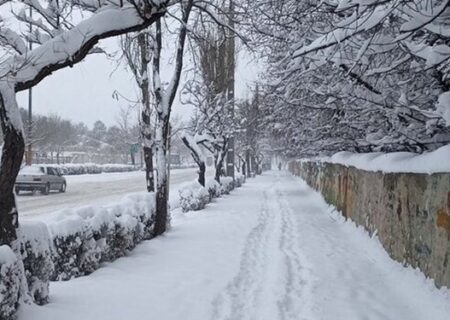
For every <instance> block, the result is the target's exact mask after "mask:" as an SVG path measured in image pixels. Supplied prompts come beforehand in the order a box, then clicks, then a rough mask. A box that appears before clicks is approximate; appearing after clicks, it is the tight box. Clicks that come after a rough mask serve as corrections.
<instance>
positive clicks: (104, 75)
mask: <svg viewBox="0 0 450 320" xmlns="http://www.w3.org/2000/svg"><path fill="white" fill-rule="evenodd" d="M102 46H104V47H105V46H106V47H107V48H110V49H108V50H109V51H110V52H112V51H115V50H118V49H119V47H118V40H117V39H109V40H107V41H104V42H103V43H102ZM238 60H239V62H238V70H237V72H236V95H237V97H238V98H246V97H248V96H249V91H248V86H249V85H251V84H252V83H253V82H254V81H255V80H256V79H257V74H258V65H257V64H256V63H254V62H252V59H250V58H249V56H248V55H247V54H244V55H240V58H239V59H238ZM166 63H168V62H166ZM116 67H117V62H116V61H115V60H114V59H110V58H107V57H106V56H105V55H99V54H96V55H91V56H88V57H87V58H86V59H85V61H83V62H81V63H79V64H77V65H75V66H74V67H73V68H66V69H63V70H59V71H57V72H55V73H54V74H52V75H51V76H49V77H47V78H46V79H44V80H43V81H42V82H41V83H39V84H38V85H37V86H36V87H34V88H33V112H35V113H39V114H43V115H45V114H49V113H56V114H58V115H60V116H61V117H63V118H67V119H70V120H72V121H74V122H80V121H82V122H84V123H86V124H87V125H88V126H92V124H93V123H94V122H95V121H97V120H102V121H103V122H104V123H106V124H107V125H112V124H114V123H115V122H116V117H117V115H118V114H119V112H120V108H121V107H122V108H126V107H127V106H128V105H129V104H130V103H128V102H127V101H125V100H124V99H120V100H119V101H117V100H116V99H114V98H113V92H114V91H115V90H117V91H119V92H120V93H121V94H123V95H124V96H126V97H128V98H130V99H136V93H137V91H136V87H135V83H134V79H133V77H132V74H131V73H130V72H128V71H126V70H125V68H124V67H123V66H120V67H118V68H117V70H116V71H115V72H113V71H114V69H116ZM188 68H189V66H188V67H187V68H186V69H188ZM164 70H166V71H167V72H164ZM171 70H172V69H171V68H170V66H169V65H166V66H165V67H164V68H163V78H164V75H165V76H166V78H167V75H170V74H171V72H172V71H171ZM182 86H183V83H181V84H180V88H182ZM17 98H18V102H19V106H21V107H23V108H25V109H27V108H28V92H21V93H19V94H18V97H17ZM173 110H174V115H180V116H181V117H182V119H185V120H187V119H189V116H190V114H191V112H192V110H191V108H189V107H187V106H182V105H181V104H180V102H179V99H176V101H175V104H174V109H173ZM136 112H138V111H136Z"/></svg>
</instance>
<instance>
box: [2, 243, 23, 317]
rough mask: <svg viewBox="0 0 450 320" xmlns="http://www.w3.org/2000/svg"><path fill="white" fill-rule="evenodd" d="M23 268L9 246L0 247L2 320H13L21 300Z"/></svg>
mask: <svg viewBox="0 0 450 320" xmlns="http://www.w3.org/2000/svg"><path fill="white" fill-rule="evenodd" d="M22 272H23V267H22V265H21V263H20V261H19V260H18V259H17V257H16V255H15V254H14V252H13V251H12V250H11V248H10V247H8V246H0V319H2V320H13V319H15V317H16V311H17V308H18V306H19V301H20V299H21V297H20V294H21V281H22V278H23V273H22Z"/></svg>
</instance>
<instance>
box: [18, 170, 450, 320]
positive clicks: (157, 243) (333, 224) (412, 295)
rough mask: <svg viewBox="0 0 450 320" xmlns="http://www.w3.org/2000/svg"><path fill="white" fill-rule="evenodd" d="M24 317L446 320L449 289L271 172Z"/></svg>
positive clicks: (178, 220) (60, 289)
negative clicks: (392, 255)
mask: <svg viewBox="0 0 450 320" xmlns="http://www.w3.org/2000/svg"><path fill="white" fill-rule="evenodd" d="M172 222H173V227H172V229H171V230H170V231H169V232H168V233H167V234H165V235H164V236H161V237H158V238H156V239H153V240H151V241H146V242H144V243H143V244H141V245H140V246H138V247H137V248H136V249H135V250H134V251H133V252H131V253H130V254H129V255H128V256H126V257H123V258H120V259H118V260H116V261H115V262H113V263H110V264H106V265H105V266H104V267H103V268H101V269H99V270H97V271H96V272H94V273H93V274H91V275H89V276H86V277H81V278H77V279H74V280H71V281H67V282H57V283H52V284H51V301H50V304H48V305H45V306H42V307H38V306H34V305H33V306H31V305H30V306H24V307H22V308H21V310H20V312H19V320H28V319H33V320H56V319H58V320H59V319H65V320H72V319H73V320H75V319H76V320H78V319H80V318H81V319H84V320H94V319H95V320H103V319H104V320H116V319H117V320H119V319H120V320H122V319H129V320H142V319H148V318H149V316H150V314H151V315H154V316H157V317H158V318H160V319H164V320H179V319H185V320H189V319H192V320H194V319H195V320H202V319H205V320H206V319H214V320H223V319H239V320H241V319H242V320H245V319H258V320H265V319H268V320H269V319H270V320H276V319H311V320H316V319H317V320H318V319H321V320H361V319H367V320H388V319H392V320H397V319H408V320H423V319H433V320H444V319H445V320H446V319H448V315H449V313H450V292H449V290H447V289H440V290H438V289H436V288H435V287H434V286H433V283H432V281H431V280H428V279H425V277H424V276H423V275H422V274H421V273H420V272H418V271H417V270H413V269H411V268H405V267H403V266H402V265H401V264H400V263H397V262H394V261H393V260H391V259H390V258H389V256H388V254H387V253H386V252H385V251H384V250H383V248H382V246H381V244H380V243H379V241H378V240H377V239H376V238H371V237H370V236H369V235H368V234H367V233H366V232H365V231H364V230H363V228H358V227H356V226H355V225H354V224H353V223H351V222H347V221H345V220H344V219H343V218H342V217H341V216H340V215H339V214H337V213H336V212H335V211H333V208H331V207H329V206H328V205H327V204H326V203H325V202H324V200H323V198H322V197H321V196H320V195H319V194H318V193H317V192H315V191H313V190H312V189H311V188H309V187H308V186H307V185H306V184H305V183H304V182H303V181H301V180H299V179H297V178H295V177H292V176H290V175H288V174H286V173H283V172H281V173H279V172H271V173H269V174H266V175H264V176H261V177H258V178H256V179H251V180H250V181H248V182H247V183H246V184H245V185H244V186H243V187H242V188H241V189H239V190H238V191H236V192H233V193H232V194H230V195H227V196H224V197H223V198H219V199H218V200H217V202H215V203H213V204H210V205H209V206H208V207H207V208H206V209H205V210H202V211H200V212H189V213H186V214H182V213H180V212H178V213H176V214H175V215H174V217H173V219H172Z"/></svg>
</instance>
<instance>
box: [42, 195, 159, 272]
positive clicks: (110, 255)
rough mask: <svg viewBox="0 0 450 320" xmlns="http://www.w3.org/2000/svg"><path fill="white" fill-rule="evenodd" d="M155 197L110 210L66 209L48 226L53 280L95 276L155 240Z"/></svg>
mask: <svg viewBox="0 0 450 320" xmlns="http://www.w3.org/2000/svg"><path fill="white" fill-rule="evenodd" d="M154 214H155V198H154V194H150V193H148V194H145V193H144V194H136V195H132V196H128V197H127V198H125V199H124V200H123V201H122V202H120V203H118V204H116V205H112V206H109V207H101V208H96V207H91V206H90V207H84V208H79V209H76V210H64V211H62V212H60V213H59V214H58V215H57V216H56V217H55V220H54V221H52V222H51V223H50V224H49V228H50V233H51V236H52V239H53V245H54V250H53V253H52V260H53V263H54V265H55V270H54V272H53V274H52V276H51V279H52V280H69V279H71V278H74V277H78V276H83V275H87V274H90V273H92V272H93V271H95V270H96V269H98V267H99V265H100V263H101V262H106V261H113V260H115V259H117V258H119V257H122V256H124V255H125V254H126V253H127V252H128V251H130V250H132V249H133V248H134V247H135V246H136V245H137V244H138V243H139V242H141V241H142V240H145V239H150V238H151V237H152V230H153V229H152V228H153V221H154Z"/></svg>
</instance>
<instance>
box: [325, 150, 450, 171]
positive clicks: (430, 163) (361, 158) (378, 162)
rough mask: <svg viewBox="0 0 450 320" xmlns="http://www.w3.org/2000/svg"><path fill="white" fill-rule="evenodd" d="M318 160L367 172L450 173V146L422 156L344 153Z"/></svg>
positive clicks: (402, 153) (405, 153)
mask: <svg viewBox="0 0 450 320" xmlns="http://www.w3.org/2000/svg"><path fill="white" fill-rule="evenodd" d="M318 160H319V161H321V162H327V163H336V164H342V165H345V166H352V167H356V168H358V169H361V170H367V171H383V172H411V173H427V174H432V173H438V172H450V145H446V146H444V147H441V148H439V149H437V150H435V151H432V152H426V153H422V154H416V153H411V152H393V153H382V152H374V153H360V154H358V153H352V152H345V151H344V152H338V153H336V154H334V155H333V156H331V157H326V158H319V159H318Z"/></svg>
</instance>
